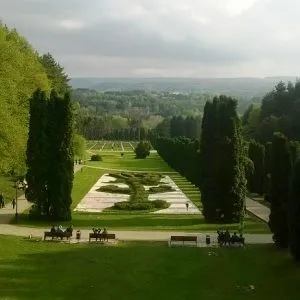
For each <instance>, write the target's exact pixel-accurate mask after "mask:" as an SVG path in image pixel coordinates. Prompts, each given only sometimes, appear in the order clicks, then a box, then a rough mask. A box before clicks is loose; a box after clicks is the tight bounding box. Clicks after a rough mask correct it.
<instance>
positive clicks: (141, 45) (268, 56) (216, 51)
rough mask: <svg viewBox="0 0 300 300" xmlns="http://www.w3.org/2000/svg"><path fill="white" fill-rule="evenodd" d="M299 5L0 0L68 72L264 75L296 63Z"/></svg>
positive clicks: (11, 20)
mask: <svg viewBox="0 0 300 300" xmlns="http://www.w3.org/2000/svg"><path fill="white" fill-rule="evenodd" d="M33 2H34V3H33ZM71 2H72V4H71ZM299 9H300V2H299V1H298V0H285V1H283V0H185V1H181V0H126V1H125V0H109V1H104V0H89V1H86V0H65V1H62V0H26V1H24V0H14V1H12V0H1V16H0V17H1V18H3V21H4V22H5V23H7V24H8V25H9V26H12V27H17V29H18V30H19V31H20V32H21V33H22V34H24V35H25V36H26V37H27V38H28V39H29V40H30V41H31V42H32V44H33V45H34V47H36V48H37V49H38V50H40V51H43V52H46V51H49V50H50V51H51V52H53V54H54V55H55V56H56V57H57V59H58V60H59V61H60V62H61V64H62V65H64V66H66V70H67V71H68V72H70V73H71V75H73V74H76V75H77V76H79V75H80V74H81V73H82V74H85V75H87V76H88V75H89V73H90V74H93V76H95V75H97V74H98V75H99V76H106V75H107V76H119V75H120V76H121V75H122V76H134V75H140V76H162V75H163V76H168V75H170V76H182V75H184V76H225V75H226V74H227V75H228V76H233V75H234V76H239V75H243V76H253V75H260V74H261V76H264V75H272V74H273V75H277V74H281V73H285V74H287V73H288V72H291V74H293V75H294V74H295V72H296V71H297V68H296V66H297V65H299V64H300V58H299V57H298V56H299V55H298V53H297V50H298V49H299V47H300V19H299V16H298V11H299ZM37 24H38V25H37ZM45 37H47V38H45ZM74 57H76V60H74V61H72V63H71V60H72V58H74ZM279 67H280V68H279ZM147 74H148V75H147ZM155 74H157V75H155Z"/></svg>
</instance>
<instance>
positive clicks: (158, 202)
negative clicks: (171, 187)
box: [152, 200, 171, 209]
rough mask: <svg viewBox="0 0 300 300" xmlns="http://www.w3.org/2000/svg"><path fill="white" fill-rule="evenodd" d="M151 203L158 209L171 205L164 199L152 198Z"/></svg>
mask: <svg viewBox="0 0 300 300" xmlns="http://www.w3.org/2000/svg"><path fill="white" fill-rule="evenodd" d="M152 203H153V205H154V207H155V208H158V209H163V208H168V207H170V205H171V204H170V203H168V202H167V201H165V200H154V201H152Z"/></svg>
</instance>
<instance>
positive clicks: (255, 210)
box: [246, 198, 270, 223]
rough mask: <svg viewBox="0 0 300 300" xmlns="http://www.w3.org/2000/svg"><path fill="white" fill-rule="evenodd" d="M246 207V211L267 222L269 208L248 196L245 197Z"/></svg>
mask: <svg viewBox="0 0 300 300" xmlns="http://www.w3.org/2000/svg"><path fill="white" fill-rule="evenodd" d="M246 209H247V211H248V212H249V213H250V214H252V215H255V216H256V217H257V218H259V219H261V220H262V221H264V222H266V223H268V222H269V216H270V208H269V207H267V206H265V205H262V204H260V203H258V202H257V201H254V200H252V199H250V198H246Z"/></svg>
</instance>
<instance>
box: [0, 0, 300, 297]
mask: <svg viewBox="0 0 300 300" xmlns="http://www.w3.org/2000/svg"><path fill="white" fill-rule="evenodd" d="M11 2H12V1H11ZM29 2H30V3H31V2H32V3H33V2H35V5H36V10H37V11H39V10H40V9H41V6H40V4H39V3H38V1H28V3H26V5H28V7H29V6H30V3H29ZM48 2H50V1H43V4H42V5H47V3H48ZM60 2H61V1H60ZM76 2H77V1H76ZM7 3H8V2H7ZM57 5H58V3H57ZM76 5H77V4H74V7H75V6H76ZM126 5H127V4H126ZM128 5H129V2H128ZM84 6H86V5H84ZM84 6H82V9H84ZM71 10H72V9H71V8H70V11H71ZM100 11H101V10H97V12H98V13H100ZM134 11H135V12H137V11H138V12H139V10H134ZM58 13H59V14H60V13H61V12H60V11H58ZM10 15H15V12H14V13H13V14H10ZM28 15H30V16H31V14H28ZM62 15H63V14H62ZM112 15H114V14H112ZM134 15H135V14H132V15H131V16H130V19H131V18H132V17H133V16H134ZM114 16H116V15H114ZM118 18H119V17H115V19H118ZM166 19H167V18H166ZM277 19H278V18H277ZM46 20H47V19H46V18H43V21H46ZM35 21H36V20H35V19H34V22H35ZM56 21H57V22H56ZM48 23H49V24H56V25H55V26H59V24H60V23H62V24H63V25H64V26H67V30H68V35H67V36H68V38H71V37H75V35H76V34H75V32H76V33H77V34H79V32H82V33H85V30H87V28H88V27H87V28H85V27H84V26H83V24H81V23H77V22H75V21H72V20H64V21H63V20H62V22H59V21H58V20H56V19H55V21H54V20H53V22H43V24H48ZM36 24H37V22H35V24H34V27H35V28H36V29H37V30H38V29H39V27H40V26H37V25H36ZM124 24H125V23H124ZM26 26H27V25H26ZM26 26H24V28H27V27H26ZM120 27H123V26H120ZM124 27H126V26H124ZM41 28H44V27H43V26H41ZM102 28H104V27H102ZM43 30H46V28H44V29H43ZM54 31H55V32H56V33H58V32H59V33H62V32H60V30H58V27H55V30H54ZM103 31H106V29H105V30H103ZM49 33H50V31H49ZM42 36H43V39H42V40H43V41H44V42H45V45H46V43H47V41H48V39H50V35H49V36H48V35H47V36H46V35H45V32H43V35H42ZM45 36H46V38H45ZM96 40H97V39H96V38H95V33H94V34H93V38H92V41H93V43H94V42H96ZM117 40H120V39H119V38H118V39H117ZM175 40H176V39H174V41H173V42H174V43H175ZM60 43H63V42H62V40H61V41H60V42H59V43H53V44H52V45H49V44H48V46H49V47H48V46H47V49H53V51H54V52H55V49H56V48H55V47H57V45H58V44H60ZM176 43H177V41H176ZM85 44H89V43H88V42H87V40H85V42H82V44H81V45H80V47H77V46H74V47H73V48H76V51H77V50H78V51H80V49H81V46H84V45H85ZM108 44H111V46H110V47H109V48H110V49H108V50H109V51H108V52H111V48H114V49H115V50H117V48H118V47H115V46H114V47H112V45H114V43H108ZM134 44H135V43H134ZM137 44H138V43H137ZM145 45H146V46H147V45H148V43H146V44H145ZM172 45H173V44H172ZM174 45H175V44H174ZM50 46H51V47H50ZM136 46H137V45H136ZM177 46H178V45H177ZM62 48H64V50H65V51H66V53H67V55H65V56H64V57H66V56H67V57H68V59H69V63H68V64H67V66H68V67H70V65H71V66H72V67H73V66H74V68H75V62H76V61H77V60H78V59H79V58H80V55H76V56H73V57H72V56H69V52H71V48H72V47H70V46H69V45H67V46H66V47H62ZM147 48H150V47H148V46H147ZM40 49H46V48H45V47H41V48H40ZM172 49H173V50H174V51H175V49H177V47H175V46H174V47H172ZM295 49H296V47H295ZM173 50H172V51H173ZM198 50H199V49H197V51H195V53H196V52H198ZM97 51H98V50H97ZM78 53H79V52H78ZM78 53H77V54H78ZM191 54H192V52H191ZM0 56H1V59H0V61H1V65H0V82H1V84H0V299H51V300H52V299H83V298H86V299H107V300H108V299H110V300H111V299H130V300H135V299H139V300H140V299H164V300H165V299H174V300H175V299H178V300H185V299H212V300H220V299H221V300H227V299H228V300H229V299H230V300H231V299H237V300H248V299H258V300H260V299H272V300H273V299H274V300H277V299H289V300H294V299H295V300H296V299H297V300H298V299H299V295H300V289H299V284H298V282H299V278H300V268H299V267H300V266H299V261H300V225H299V224H300V143H299V141H300V122H299V120H300V116H299V112H300V106H299V103H300V102H299V99H300V82H299V81H298V80H297V81H296V82H295V83H292V82H291V81H289V82H287V80H285V81H279V80H277V79H276V80H275V79H272V80H273V81H272V80H271V81H268V79H266V80H261V79H259V80H258V81H257V80H254V79H251V80H250V79H216V80H208V81H206V80H204V81H202V80H198V79H188V78H185V79H180V78H172V79H164V78H160V79H157V78H156V79H153V78H152V79H146V78H143V79H142V78H141V79H133V78H131V79H129V78H126V79H120V78H114V79H113V80H108V81H105V80H104V81H103V80H102V79H100V81H98V79H97V80H96V81H94V80H95V79H92V78H84V79H83V80H82V81H81V80H80V79H78V78H77V79H76V78H72V79H71V78H69V75H68V74H67V73H66V72H65V71H64V67H62V66H61V65H60V63H58V61H57V60H56V58H54V57H53V56H52V54H51V53H46V54H40V53H39V52H38V51H37V50H36V49H35V48H33V47H32V46H31V44H30V43H29V42H28V41H27V40H26V39H25V38H24V37H23V36H21V35H20V34H19V33H18V32H17V31H16V30H15V29H10V28H9V27H8V26H6V25H4V24H3V25H2V23H1V22H0ZM84 56H85V57H86V55H84ZM133 56H134V55H133ZM89 57H90V56H89ZM91 57H93V55H91ZM105 57H106V56H105ZM68 59H67V60H68ZM130 59H131V58H130ZM147 61H148V59H147ZM149 62H150V63H151V64H152V63H153V62H152V61H151V60H149ZM90 63H92V64H93V68H94V69H95V71H96V69H101V68H102V67H101V68H98V66H96V64H95V66H94V63H95V62H94V61H91V62H90ZM115 64H116V65H118V69H119V63H118V60H117V61H115ZM83 65H84V67H85V66H86V62H85V63H84V64H83ZM83 65H82V66H81V67H78V68H75V69H77V70H78V72H79V71H80V70H83V69H84V67H83ZM130 65H131V63H130ZM145 66H146V65H145ZM127 68H128V67H126V68H125V69H127ZM142 70H144V71H145V70H146V71H147V70H148V71H149V70H150V71H151V70H152V67H151V68H150V69H149V68H145V67H143V68H142ZM142 70H136V71H137V72H138V71H142ZM133 74H138V73H132V74H131V75H133ZM151 74H152V73H151ZM170 74H171V73H170ZM180 74H181V75H182V74H185V73H180ZM115 75H116V74H115ZM90 80H91V81H90ZM76 82H77V84H78V82H81V83H80V84H78V86H76ZM249 82H254V83H257V82H259V83H260V84H262V82H267V83H268V85H267V86H266V87H264V86H263V85H262V86H261V87H259V84H256V85H254V86H253V85H252V86H251V85H249V86H247V83H248V84H249ZM233 83H234V84H233ZM270 83H272V85H270ZM90 84H91V85H90ZM252 84H253V83H252ZM86 85H88V86H86ZM235 85H237V90H235V89H236V88H235ZM244 85H245V86H244ZM209 86H212V90H210V88H211V87H209ZM213 86H214V87H213ZM225 94H226V95H225Z"/></svg>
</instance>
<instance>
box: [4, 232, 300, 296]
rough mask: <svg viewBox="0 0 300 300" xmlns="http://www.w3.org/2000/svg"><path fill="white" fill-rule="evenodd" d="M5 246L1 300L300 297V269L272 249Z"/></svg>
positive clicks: (13, 241) (18, 242)
mask: <svg viewBox="0 0 300 300" xmlns="http://www.w3.org/2000/svg"><path fill="white" fill-rule="evenodd" d="M0 244H1V245H2V247H1V248H0V265H1V268H0V278H1V280H0V298H1V299H51V300H52V299H101V300H106V299H110V300H114V299H130V300H135V299H137V300H140V299H143V300H147V299H149V300H150V299H156V300H160V299H161V300H165V299H172V300H184V299H210V300H232V299H234V300H235V299H238V300H248V299H256V300H265V299H272V300H277V299H289V300H296V299H299V293H300V287H299V284H298V282H299V278H300V268H299V266H297V265H295V264H293V263H292V261H291V258H290V257H289V255H288V253H287V252H282V251H276V250H275V249H274V248H271V246H260V247H250V248H245V249H241V248H231V249H225V248H222V249H213V250H211V249H208V248H194V247H174V248H169V247H167V246H166V245H163V244H161V243H156V244H149V243H124V244H119V245H116V246H102V245H95V244H91V245H87V244H61V243H52V242H35V241H30V240H22V239H20V238H13V237H1V236H0ZM250 286H253V287H254V289H251V288H250Z"/></svg>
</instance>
